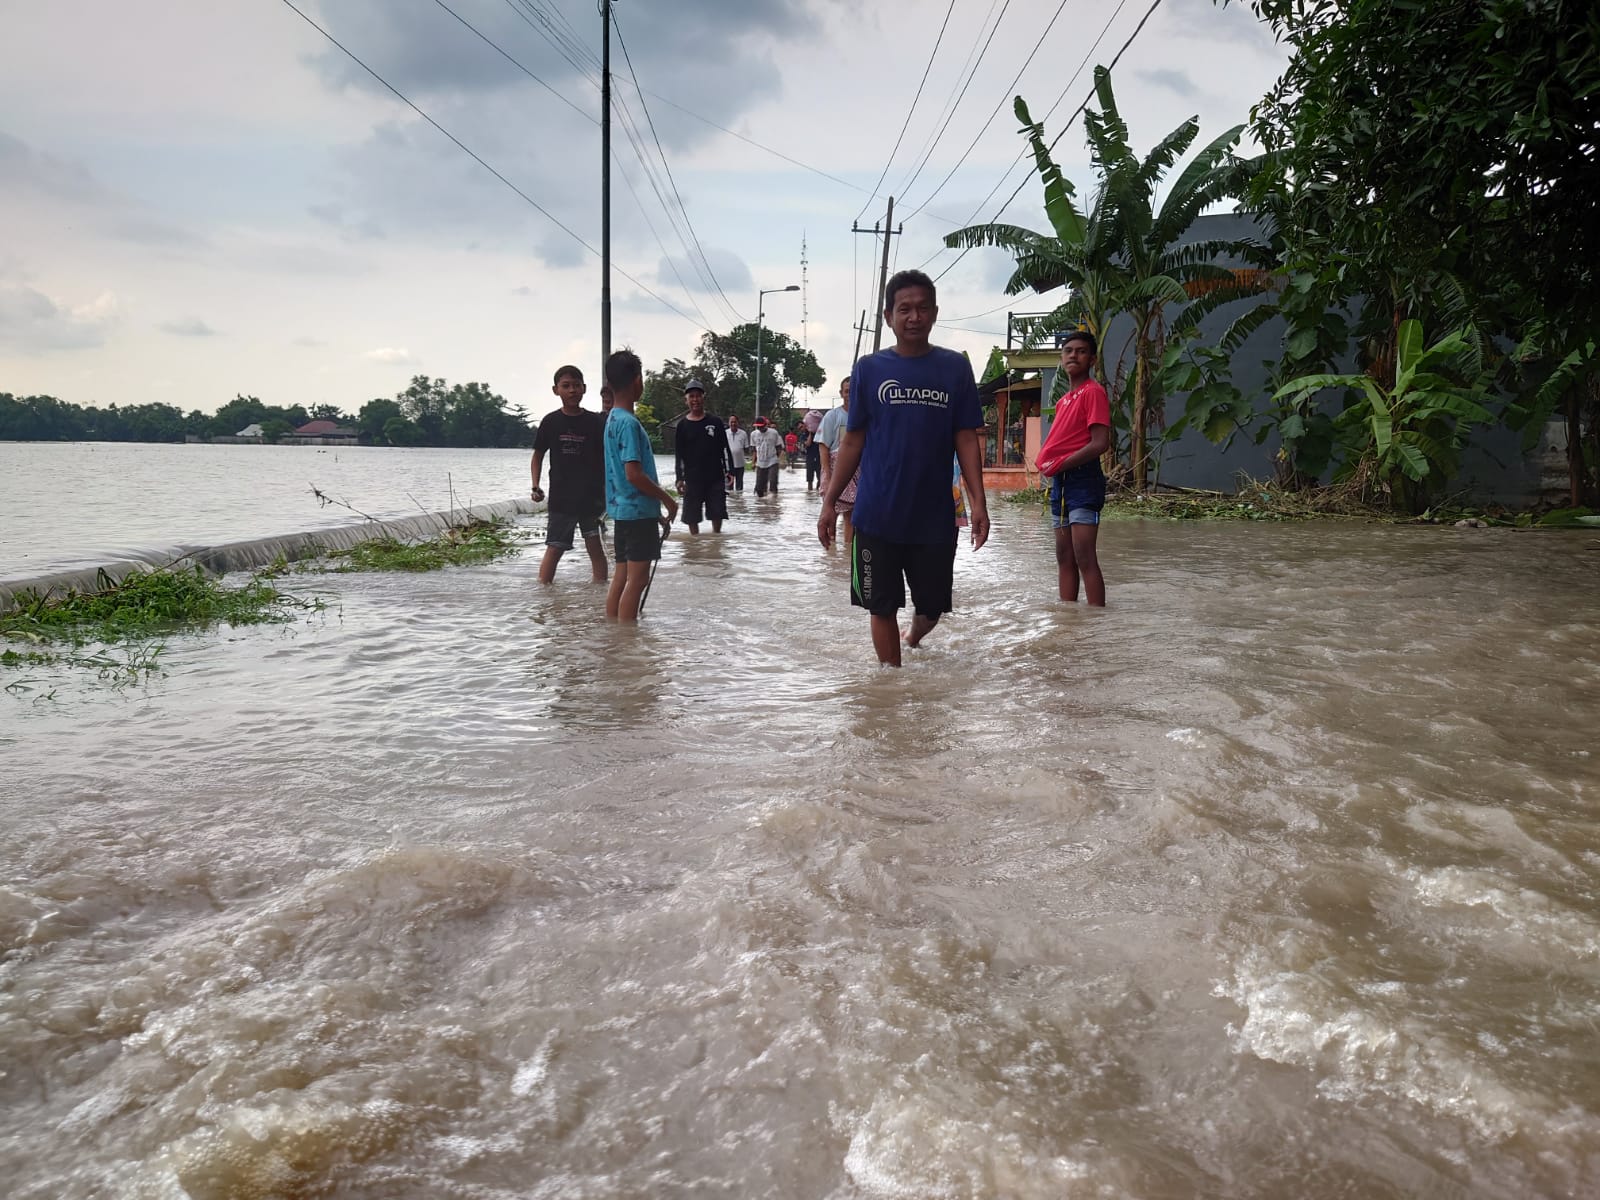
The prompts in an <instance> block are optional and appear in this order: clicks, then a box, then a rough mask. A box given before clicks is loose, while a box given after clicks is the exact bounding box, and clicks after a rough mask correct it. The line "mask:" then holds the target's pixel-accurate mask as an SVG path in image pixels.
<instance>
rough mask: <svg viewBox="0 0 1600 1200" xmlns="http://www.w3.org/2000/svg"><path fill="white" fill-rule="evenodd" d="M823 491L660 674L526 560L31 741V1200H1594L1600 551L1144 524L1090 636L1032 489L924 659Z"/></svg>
mask: <svg viewBox="0 0 1600 1200" xmlns="http://www.w3.org/2000/svg"><path fill="white" fill-rule="evenodd" d="M799 480H800V476H799V475H798V474H793V473H791V474H789V475H787V476H786V477H785V479H784V486H783V490H782V492H781V494H780V496H779V497H778V498H777V499H776V500H771V499H768V500H764V501H757V500H756V499H755V498H754V497H752V496H750V495H749V494H748V493H746V494H745V495H744V496H743V497H742V498H739V499H737V500H736V501H735V502H734V506H733V507H734V513H733V519H732V520H731V521H730V523H729V525H728V527H727V531H726V532H725V533H723V534H722V535H720V536H715V537H714V536H710V535H708V534H705V533H702V534H701V536H700V537H699V538H697V539H694V538H690V537H688V536H687V535H686V534H682V533H680V534H677V535H675V536H674V538H673V539H672V541H671V542H669V543H668V546H667V549H666V554H665V558H664V560H663V562H662V563H661V566H660V572H659V575H658V577H657V579H656V583H655V586H654V589H653V591H652V592H651V595H650V598H649V603H648V606H647V609H646V615H645V619H644V621H643V623H642V625H641V626H640V627H639V628H637V629H632V628H620V627H617V626H611V625H607V624H606V623H605V622H604V621H603V620H602V619H601V616H600V600H601V596H600V593H599V591H598V590H596V589H595V588H593V587H592V586H590V585H589V584H588V583H587V570H586V567H585V565H584V564H583V563H582V561H581V558H582V556H581V554H580V555H578V556H577V557H578V561H571V560H569V561H567V562H565V563H564V564H563V565H562V568H561V570H560V572H559V573H558V576H557V583H556V584H555V586H554V587H552V588H549V589H540V588H539V587H538V586H537V585H536V583H535V582H534V575H535V571H536V569H537V560H538V554H539V551H538V549H537V547H536V546H535V547H532V548H530V549H529V550H528V551H527V552H526V553H525V554H524V555H523V556H522V557H520V558H517V559H513V560H510V561H504V562H501V563H497V564H494V565H491V566H486V567H481V568H474V569H467V570H455V571H449V572H443V573H435V574H428V575H417V576H410V575H407V576H399V575H347V576H311V575H301V576H290V577H289V578H288V581H287V586H288V587H290V588H292V589H294V590H295V591H298V592H302V593H305V594H318V595H321V596H323V597H325V598H326V599H327V600H328V601H329V602H330V605H331V607H329V608H328V609H327V610H326V611H325V612H323V613H322V614H320V615H316V616H313V617H311V618H310V619H307V620H303V621H301V622H300V623H298V624H296V625H293V626H289V627H276V628H274V627H267V628H252V629H240V630H224V631H221V632H218V633H213V634H205V635H195V636H185V637H181V638H177V639H174V641H173V642H172V643H171V646H170V648H169V651H168V656H167V657H168V662H167V673H166V674H165V675H164V676H162V677H159V678H156V679H154V680H153V681H151V682H150V683H149V684H148V685H147V686H142V687H139V688H136V689H133V690H131V691H113V690H108V689H106V688H104V687H100V686H97V685H92V684H88V683H82V682H79V683H75V684H74V683H68V684H64V685H63V686H61V687H60V688H59V689H58V690H57V692H56V695H55V697H54V698H53V699H51V700H48V701H44V700H40V699H39V698H38V696H37V694H36V693H35V694H32V695H31V696H30V695H23V696H0V703H3V705H4V708H3V712H4V718H3V733H0V755H3V759H4V766H3V774H0V822H3V825H0V832H3V838H0V946H3V948H4V955H5V957H4V960H3V964H0V1072H3V1073H0V1178H3V1179H4V1180H5V1181H6V1187H5V1190H6V1191H7V1193H8V1194H9V1195H10V1196H13V1197H18V1198H19V1200H21V1198H28V1200H35V1198H37V1200H43V1198H46V1197H50V1198H54V1197H137V1198H144V1197H149V1198H182V1197H191V1198H195V1200H199V1198H206V1200H214V1198H223V1197H230V1198H232V1197H239V1198H244V1197H362V1198H368V1197H383V1198H395V1200H400V1198H405V1200H411V1198H416V1200H421V1198H424V1197H428V1198H432V1197H444V1198H454V1197H460V1198H463V1200H468V1198H471V1200H490V1198H493V1200H501V1198H506V1200H509V1198H512V1197H517V1198H525V1197H541V1198H542V1197H552V1198H553V1197H708V1196H726V1197H768V1196H771V1197H817V1198H830V1200H843V1198H847V1197H916V1198H943V1197H952V1198H953V1197H1040V1198H1044V1197H1050V1198H1056V1197H1074V1196H1085V1197H1090V1196H1092V1197H1129V1198H1149V1200H1154V1198H1163V1197H1173V1198H1178V1197H1197V1196H1207V1197H1284V1196H1295V1197H1363V1198H1364V1197H1390V1196H1392V1197H1411V1196H1441V1197H1445V1196H1449V1197H1456V1196H1473V1197H1478V1196H1483V1197H1527V1196H1585V1195H1593V1194H1594V1193H1595V1191H1596V1189H1597V1188H1600V1100H1597V1097H1600V1038H1597V1033H1596V1030H1597V1027H1600V1026H1597V1022H1600V986H1597V985H1600V897H1597V885H1600V820H1597V816H1600V813H1597V798H1600V760H1597V758H1596V753H1597V748H1596V742H1597V738H1596V729H1595V720H1596V714H1597V712H1600V620H1597V616H1600V614H1597V607H1596V582H1597V579H1600V550H1597V549H1596V547H1597V545H1600V542H1597V541H1596V539H1594V538H1593V537H1590V536H1586V535H1582V534H1577V535H1563V534H1552V535H1543V536H1541V535H1534V534H1519V533H1514V532H1510V531H1503V530H1460V531H1458V530H1453V529H1444V530H1436V529H1409V528H1390V527H1368V526H1358V525H1313V526H1277V527H1270V526H1254V525H1209V524H1208V525H1193V524H1164V523H1154V522H1151V523H1145V522H1119V523H1111V524H1108V525H1107V526H1106V527H1105V529H1104V532H1103V536H1102V548H1103V556H1104V560H1105V563H1106V570H1107V576H1108V580H1109V583H1110V597H1111V603H1112V607H1111V608H1110V609H1108V610H1106V611H1104V612H1090V611H1085V610H1084V609H1081V608H1078V607H1075V606H1067V605H1062V604H1059V603H1057V602H1056V601H1055V600H1054V599H1053V593H1054V567H1053V563H1052V561H1051V556H1050V544H1051V543H1050V538H1051V535H1050V532H1049V530H1048V528H1047V527H1046V522H1045V519H1044V517H1043V515H1042V514H1041V513H1039V512H1037V511H1035V510H1033V509H1031V508H1025V507H1018V506H1014V505H1009V504H1003V503H997V504H996V505H995V506H994V507H995V512H994V517H995V531H994V535H993V540H992V541H991V543H990V545H989V546H988V547H987V548H985V549H984V550H983V551H981V552H979V553H977V554H973V553H972V552H971V551H970V549H969V548H966V547H964V548H963V549H962V551H961V553H960V556H959V558H958V562H957V585H956V586H957V605H958V611H957V612H956V613H955V614H954V615H953V616H952V617H950V618H949V619H948V621H947V623H946V624H945V625H943V626H941V627H940V629H939V630H938V631H937V632H936V633H935V634H934V635H932V637H931V638H930V639H929V642H928V644H927V646H926V647H925V648H924V649H922V650H919V651H917V652H915V653H914V654H912V655H909V656H908V665H907V666H906V668H905V669H904V670H902V671H899V672H894V671H886V670H880V669H879V668H877V667H875V666H874V665H873V663H872V661H871V660H872V655H871V650H870V647H869V644H868V639H867V629H866V622H865V619H864V618H863V617H861V616H859V615H857V614H854V613H852V612H851V611H850V610H849V609H848V607H847V605H846V602H845V586H846V579H845V570H844V562H843V559H842V557H841V556H840V555H839V554H838V553H837V552H835V553H832V554H828V553H825V552H823V551H822V550H821V549H820V547H819V546H818V545H817V544H816V541H815V536H814V532H813V529H814V521H815V514H816V501H815V499H814V498H812V497H808V496H807V495H806V494H805V492H804V489H803V486H801V485H800V483H799ZM475 498H477V499H483V500H490V499H497V498H500V497H498V496H494V495H487V494H485V495H482V496H479V497H475ZM532 523H536V522H530V524H532Z"/></svg>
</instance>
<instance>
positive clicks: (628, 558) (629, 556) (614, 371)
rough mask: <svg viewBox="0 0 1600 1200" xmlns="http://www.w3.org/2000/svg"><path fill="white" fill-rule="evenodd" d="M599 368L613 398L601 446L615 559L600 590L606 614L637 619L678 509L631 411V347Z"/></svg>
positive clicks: (640, 373)
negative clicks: (608, 582) (658, 477)
mask: <svg viewBox="0 0 1600 1200" xmlns="http://www.w3.org/2000/svg"><path fill="white" fill-rule="evenodd" d="M605 371H606V382H607V383H608V384H610V385H611V391H612V395H613V396H614V397H615V401H616V403H615V407H613V408H612V410H611V415H610V416H608V417H607V418H606V436H605V447H606V511H607V512H609V513H610V514H611V522H612V525H611V528H612V531H613V532H612V536H613V538H614V539H615V543H614V546H615V548H614V552H613V557H614V558H615V559H616V562H617V569H616V572H615V574H613V575H612V576H611V587H610V588H609V589H607V591H606V616H607V618H609V619H611V620H621V621H637V620H638V619H639V606H640V604H642V603H643V601H644V594H645V591H646V589H647V588H648V587H649V586H650V576H651V574H652V571H653V564H654V563H655V561H656V560H657V559H659V558H660V557H661V542H662V540H663V539H664V538H665V537H666V536H667V534H668V533H670V532H672V522H673V521H674V519H676V517H677V515H678V502H677V501H676V500H674V499H673V498H672V495H671V493H669V492H667V491H666V490H665V489H664V488H662V486H661V484H660V483H659V482H657V480H656V455H655V450H654V449H653V448H652V447H651V445H650V438H649V435H647V434H646V433H645V431H644V426H643V425H641V424H640V423H639V418H638V417H636V416H634V415H633V406H634V405H635V404H637V403H638V402H639V397H640V396H641V395H643V394H644V370H643V368H642V367H641V365H640V363H639V356H638V355H637V354H635V353H634V352H633V351H631V350H618V351H617V352H616V353H614V354H613V355H612V356H611V357H610V358H608V359H606V367H605ZM663 504H664V505H666V507H667V515H666V517H665V518H663V517H662V516H661V506H662V505H663Z"/></svg>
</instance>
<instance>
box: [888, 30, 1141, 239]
mask: <svg viewBox="0 0 1600 1200" xmlns="http://www.w3.org/2000/svg"><path fill="white" fill-rule="evenodd" d="M1127 6H1128V0H1120V2H1119V3H1118V4H1117V7H1116V8H1115V9H1114V10H1113V11H1112V13H1111V16H1110V17H1108V18H1107V19H1106V23H1105V24H1104V25H1102V26H1101V27H1100V34H1099V36H1098V37H1096V38H1095V39H1094V43H1093V44H1092V45H1091V46H1090V47H1089V49H1088V51H1087V52H1086V53H1085V54H1084V56H1083V58H1082V59H1080V60H1079V62H1078V66H1077V69H1076V70H1075V71H1073V72H1072V77H1071V78H1070V79H1068V80H1067V82H1066V85H1065V86H1064V87H1063V88H1062V89H1061V91H1060V92H1058V93H1057V94H1056V98H1055V101H1054V102H1053V103H1052V104H1051V105H1050V107H1049V109H1048V110H1047V111H1046V112H1045V114H1044V120H1046V121H1048V120H1049V119H1050V118H1051V116H1052V115H1054V113H1055V111H1056V109H1058V108H1060V107H1061V102H1062V101H1063V100H1065V99H1066V98H1067V93H1068V92H1069V91H1071V90H1072V85H1073V84H1074V83H1076V82H1077V81H1078V76H1079V75H1082V74H1083V68H1084V67H1086V66H1087V65H1088V64H1089V60H1090V59H1091V58H1093V57H1094V52H1095V51H1096V50H1098V49H1099V48H1100V43H1101V42H1103V41H1105V37H1106V34H1107V33H1109V32H1110V31H1111V26H1112V25H1113V24H1115V22H1116V19H1117V18H1118V17H1119V16H1121V15H1122V10H1123V9H1124V8H1126V7H1127ZM1135 32H1137V30H1136V31H1135ZM1079 111H1080V112H1081V111H1082V110H1081V109H1080V110H1079ZM1071 125H1072V121H1071V118H1069V119H1068V121H1067V124H1066V125H1065V126H1063V127H1062V130H1061V133H1059V134H1057V135H1056V141H1060V140H1061V138H1062V136H1063V135H1064V134H1065V133H1066V131H1067V129H1068V128H1070V127H1071ZM1054 144H1055V143H1054V142H1052V143H1051V145H1052V146H1053V145H1054ZM1027 157H1028V149H1027V147H1023V149H1022V152H1021V153H1020V154H1018V155H1017V157H1016V158H1015V159H1014V160H1013V161H1012V163H1011V165H1010V166H1009V167H1007V168H1006V169H1005V171H1004V172H1003V173H1002V174H1001V176H1000V178H998V179H996V180H995V181H994V186H993V187H992V188H990V189H989V192H988V194H987V195H985V196H984V198H983V199H982V200H980V201H978V203H977V204H975V205H973V208H972V211H971V212H970V213H968V214H967V219H966V220H965V221H961V222H958V226H957V227H958V228H965V227H966V226H968V225H970V224H972V222H973V220H974V218H976V217H977V215H978V214H979V213H981V212H982V211H983V210H984V207H985V206H986V205H987V204H988V203H989V201H990V200H992V199H994V194H995V193H996V192H998V191H999V190H1000V189H1001V188H1002V187H1004V186H1005V182H1006V180H1007V179H1009V178H1010V177H1011V172H1013V171H1015V170H1016V169H1017V167H1018V165H1019V164H1021V163H1022V162H1023V160H1025V159H1026V158H1027ZM1007 203H1008V204H1009V203H1010V201H1007ZM1004 211H1005V210H1004V209H1001V210H1000V212H1004ZM1000 212H997V213H995V215H994V217H992V218H990V219H991V220H995V219H998V218H999V216H1000ZM929 215H930V216H935V217H937V216H938V215H939V214H938V213H930V214H929ZM947 248H948V247H945V246H941V247H940V248H939V249H937V250H935V251H934V252H933V253H932V254H930V255H928V257H927V258H926V259H924V260H923V261H922V263H921V264H919V266H918V268H917V269H918V270H921V269H922V268H923V267H926V266H927V265H928V264H929V263H931V262H932V261H933V260H934V259H936V258H938V257H939V255H941V254H943V253H944V252H945V250H946V249H947Z"/></svg>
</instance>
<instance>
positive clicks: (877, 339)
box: [850, 196, 906, 353]
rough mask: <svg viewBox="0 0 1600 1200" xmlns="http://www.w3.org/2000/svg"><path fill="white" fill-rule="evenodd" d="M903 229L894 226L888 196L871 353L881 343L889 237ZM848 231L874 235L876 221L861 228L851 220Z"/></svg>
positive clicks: (892, 207) (875, 350) (891, 197)
mask: <svg viewBox="0 0 1600 1200" xmlns="http://www.w3.org/2000/svg"><path fill="white" fill-rule="evenodd" d="M905 231H906V227H905V226H904V225H902V226H900V228H899V229H896V228H894V197H893V196H890V197H889V211H888V212H886V213H885V214H884V217H883V264H882V266H880V267H879V268H878V308H877V312H878V320H876V321H875V322H873V330H872V350H873V353H877V351H878V350H879V348H880V347H881V346H882V345H883V316H882V314H883V290H884V288H885V287H886V286H888V282H889V239H890V238H892V237H899V236H900V235H901V234H902V233H904V232H905ZM850 232H851V233H870V234H874V235H876V234H877V232H878V223H877V222H876V221H874V222H873V223H872V228H871V229H862V228H860V227H859V226H858V225H856V224H855V223H854V222H852V223H851V225H850ZM860 348H861V346H860V339H857V343H856V349H857V350H859V349H860Z"/></svg>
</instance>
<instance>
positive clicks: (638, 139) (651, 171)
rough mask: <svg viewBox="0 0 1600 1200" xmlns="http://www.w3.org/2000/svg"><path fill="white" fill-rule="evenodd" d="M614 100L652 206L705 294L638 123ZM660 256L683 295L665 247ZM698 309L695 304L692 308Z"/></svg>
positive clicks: (703, 279) (704, 281)
mask: <svg viewBox="0 0 1600 1200" xmlns="http://www.w3.org/2000/svg"><path fill="white" fill-rule="evenodd" d="M614 98H615V99H616V101H617V115H618V117H619V119H620V120H619V123H620V124H621V126H622V131H623V133H624V134H626V135H627V138H628V143H629V145H631V146H632V147H633V153H634V157H635V158H637V159H638V160H639V166H640V167H641V168H643V170H644V176H645V180H646V181H647V182H648V183H649V184H650V190H651V191H653V192H654V193H655V196H656V202H657V203H658V204H660V205H661V211H662V212H664V213H665V214H666V217H667V224H668V225H669V226H670V227H671V229H672V232H673V234H674V235H676V237H677V239H678V244H679V245H680V246H682V247H683V255H684V261H685V262H686V263H688V264H689V266H690V268H691V269H692V270H693V271H694V273H695V274H696V275H698V276H699V278H700V290H701V291H704V292H707V293H709V292H710V291H712V289H713V288H714V287H715V283H714V281H713V280H711V279H710V278H708V276H707V275H706V272H705V270H704V268H702V267H701V265H700V262H699V260H698V259H696V258H695V254H694V251H693V250H691V249H690V248H689V239H688V238H687V237H685V236H684V229H683V224H682V223H681V222H680V218H679V215H678V214H676V213H675V212H674V210H673V207H672V205H671V204H669V203H667V198H666V197H665V196H664V195H662V192H661V181H660V176H659V173H658V171H657V170H656V167H655V164H654V163H653V162H652V161H651V159H650V155H649V153H648V151H647V150H646V149H645V145H644V136H643V135H642V134H641V133H640V132H639V123H638V122H637V121H636V120H635V119H634V116H633V113H632V112H631V111H629V109H628V106H627V104H626V103H625V102H624V101H623V99H622V97H621V96H615V97H614ZM617 161H618V162H619V163H620V162H621V159H620V158H619V159H618V160H617ZM623 179H624V180H627V175H626V174H624V175H623ZM635 195H637V193H635ZM647 223H648V221H647ZM661 252H662V254H664V255H667V265H668V267H669V268H670V269H671V271H672V274H673V276H674V277H675V278H676V279H677V280H678V283H679V284H680V285H681V286H682V287H683V289H684V291H686V292H687V291H689V287H688V285H687V284H685V283H684V282H683V276H682V275H681V274H679V272H678V268H677V264H676V263H675V262H673V260H672V256H671V255H669V254H667V250H666V247H665V246H662V248H661ZM698 307H699V306H698V304H697V305H696V308H698ZM735 319H736V321H737V314H735Z"/></svg>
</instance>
